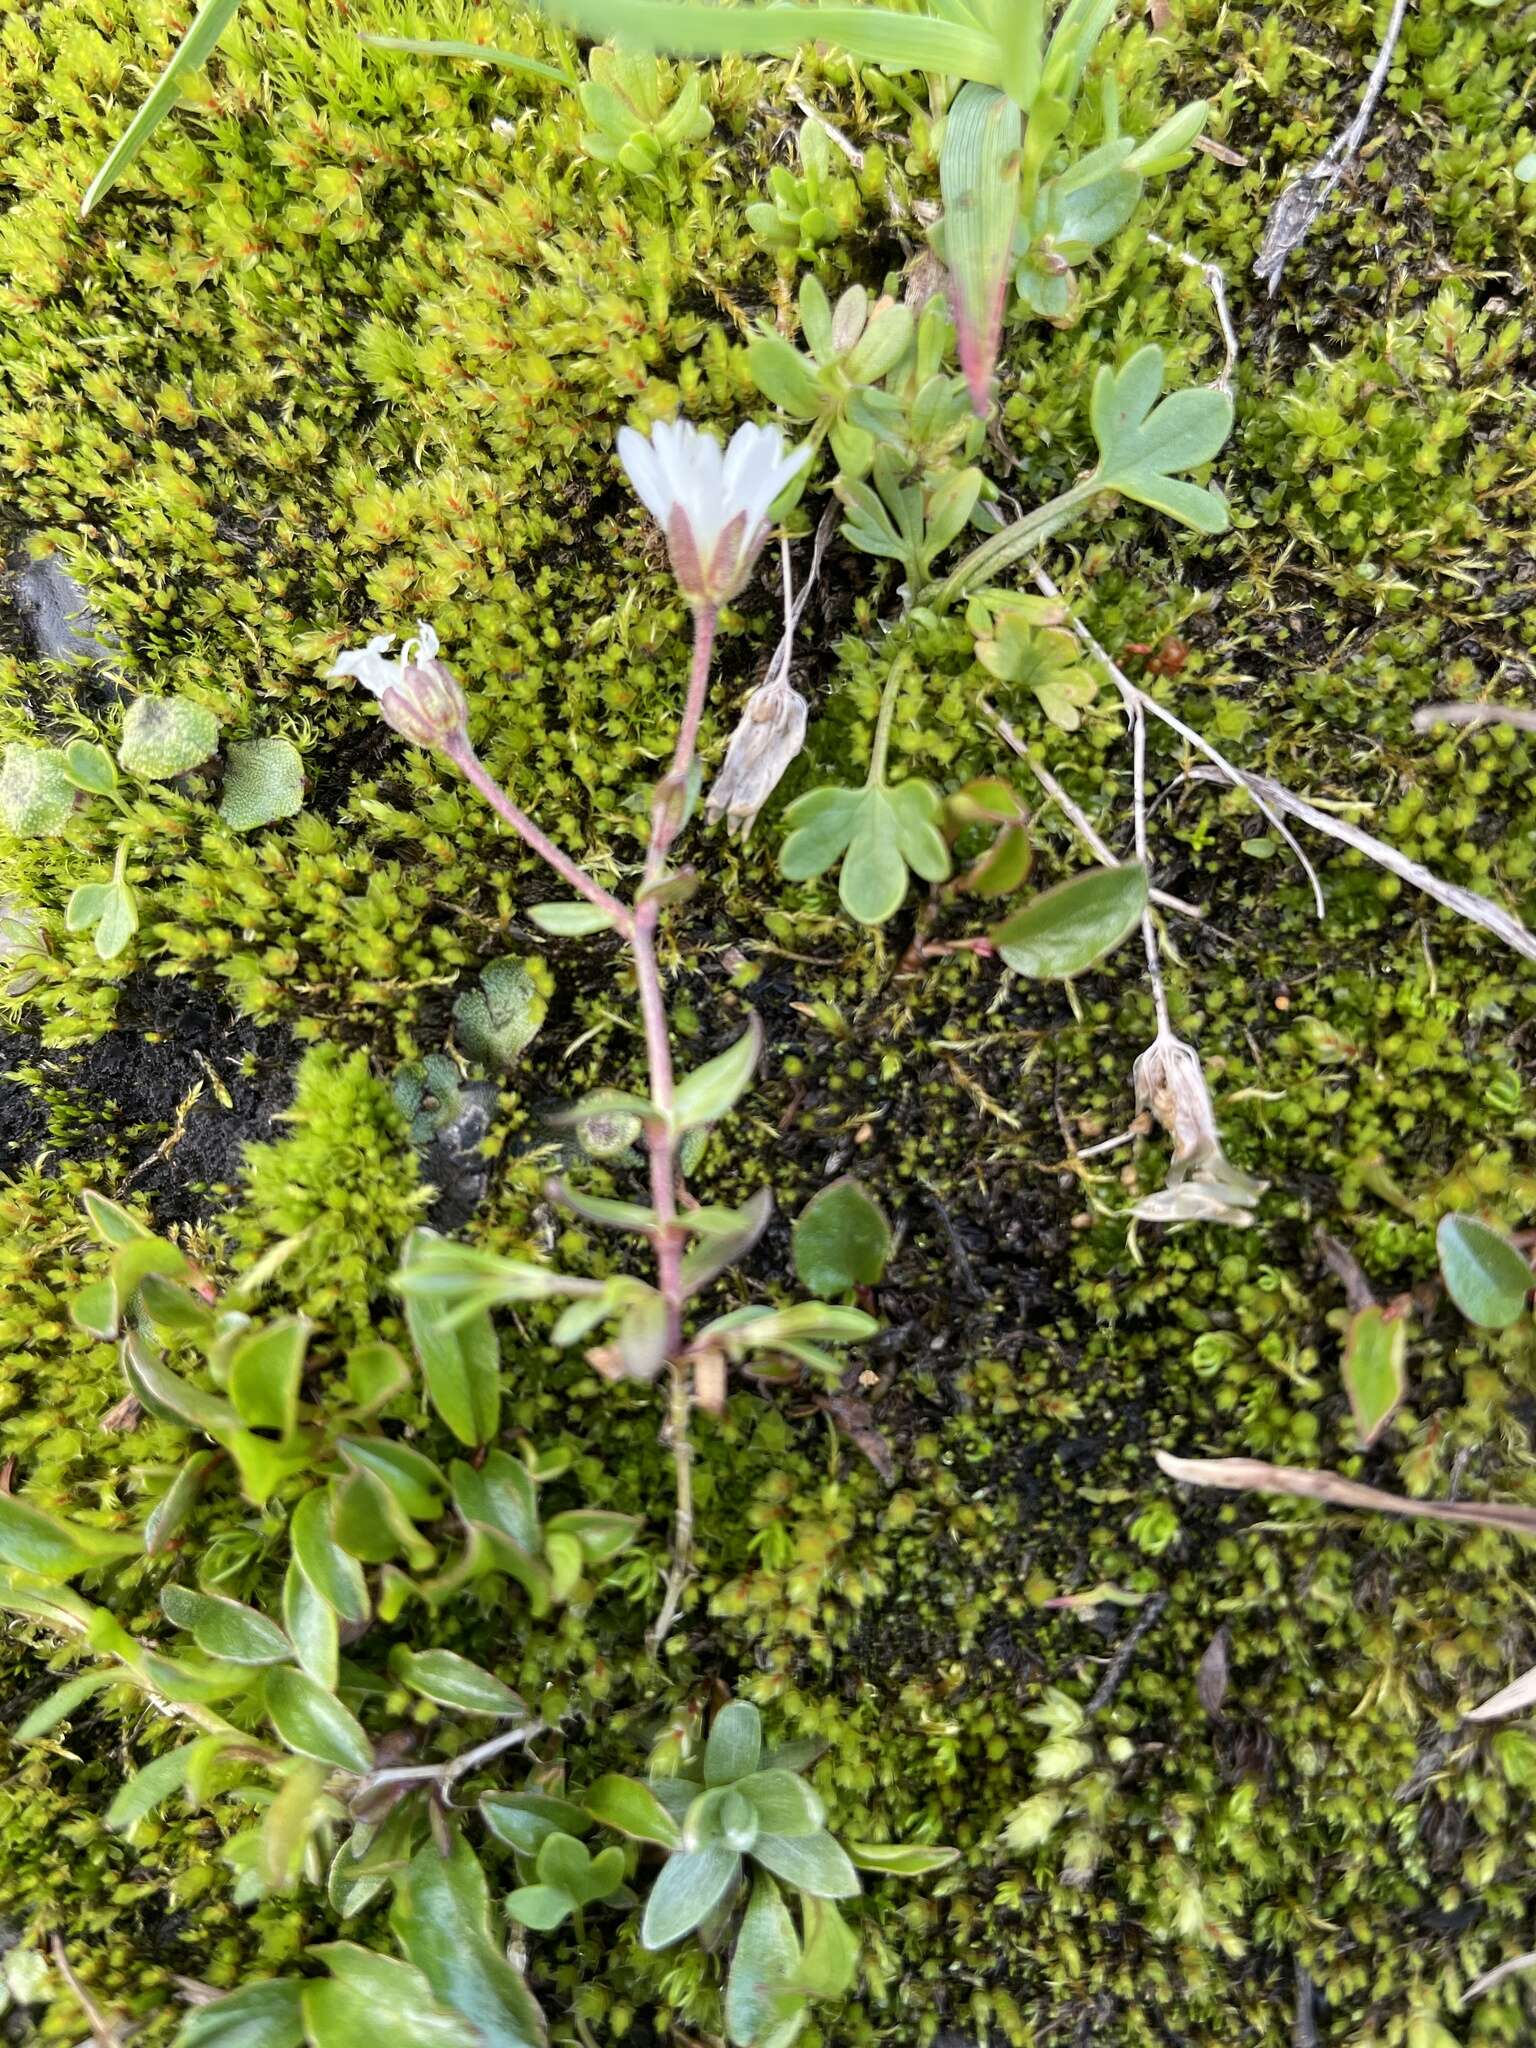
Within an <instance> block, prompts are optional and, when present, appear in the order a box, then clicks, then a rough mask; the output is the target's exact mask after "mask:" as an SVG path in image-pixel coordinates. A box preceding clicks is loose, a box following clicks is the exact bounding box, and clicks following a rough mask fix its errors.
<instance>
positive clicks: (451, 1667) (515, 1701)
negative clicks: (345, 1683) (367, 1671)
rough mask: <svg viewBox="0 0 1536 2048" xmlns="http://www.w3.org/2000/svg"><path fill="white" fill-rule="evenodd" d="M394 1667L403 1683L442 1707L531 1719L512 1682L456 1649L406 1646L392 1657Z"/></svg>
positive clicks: (514, 1718) (462, 1711)
mask: <svg viewBox="0 0 1536 2048" xmlns="http://www.w3.org/2000/svg"><path fill="white" fill-rule="evenodd" d="M391 1669H392V1670H393V1672H394V1674H395V1676H396V1677H397V1678H398V1679H399V1680H400V1682H401V1684H402V1685H407V1686H409V1687H410V1689H411V1691H412V1692H418V1693H420V1694H421V1696H422V1698H423V1699H428V1700H435V1701H436V1702H437V1704H438V1705H439V1706H440V1707H456V1708H457V1709H458V1711H459V1712H460V1713H461V1714H490V1715H493V1716H495V1717H496V1718H497V1719H498V1720H508V1721H526V1720H527V1719H528V1709H527V1707H526V1706H524V1704H523V1702H522V1701H521V1700H520V1699H519V1698H518V1696H517V1694H516V1693H515V1692H514V1691H513V1690H512V1688H511V1686H510V1685H503V1683H502V1682H501V1680H500V1679H499V1678H497V1677H495V1676H494V1675H493V1674H492V1673H491V1672H489V1671H483V1670H482V1669H481V1668H480V1666H479V1665H478V1664H472V1663H471V1662H470V1660H469V1659H468V1657H461V1656H459V1654H458V1652H457V1651H455V1650H421V1651H411V1650H407V1651H405V1652H403V1653H402V1654H401V1655H399V1656H397V1657H396V1658H395V1659H393V1661H392V1664H391Z"/></svg>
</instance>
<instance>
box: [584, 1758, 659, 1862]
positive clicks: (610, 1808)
mask: <svg viewBox="0 0 1536 2048" xmlns="http://www.w3.org/2000/svg"><path fill="white" fill-rule="evenodd" d="M583 1804H584V1805H585V1807H586V1809H587V1812H588V1813H590V1814H591V1815H592V1817H593V1819H594V1820H599V1821H601V1822H602V1824H603V1826H604V1827H607V1828H614V1829H616V1830H617V1831H618V1833H619V1834H621V1835H628V1836H629V1837H630V1839H631V1840H632V1841H636V1842H656V1843H658V1844H659V1845H660V1847H662V1848H663V1849H676V1848H678V1847H680V1846H681V1843H682V1839H683V1834H682V1829H681V1828H679V1826H678V1824H677V1822H676V1821H675V1820H674V1819H673V1818H672V1816H671V1814H670V1813H668V1811H667V1809H666V1808H665V1807H664V1806H663V1805H662V1803H661V1801H660V1800H659V1799H658V1798H657V1797H656V1794H655V1793H654V1792H653V1791H652V1790H651V1788H650V1786H649V1785H644V1784H642V1783H641V1782H640V1780H639V1779H638V1778H621V1777H619V1776H617V1775H616V1774H612V1773H610V1775H609V1776H607V1777H605V1778H599V1779H598V1781H597V1783H596V1784H595V1785H593V1786H592V1788H591V1789H590V1790H589V1791H588V1792H586V1793H585V1794H584V1795H583Z"/></svg>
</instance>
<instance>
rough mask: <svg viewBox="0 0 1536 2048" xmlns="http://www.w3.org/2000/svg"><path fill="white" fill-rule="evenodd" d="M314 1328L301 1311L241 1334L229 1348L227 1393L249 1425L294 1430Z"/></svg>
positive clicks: (251, 1426) (243, 1419) (281, 1431)
mask: <svg viewBox="0 0 1536 2048" xmlns="http://www.w3.org/2000/svg"><path fill="white" fill-rule="evenodd" d="M312 1328H313V1325H312V1324H311V1323H309V1322H307V1321H306V1320H305V1318H304V1317H303V1316H285V1317H283V1319H282V1320H281V1321H280V1322H275V1323H269V1324H268V1325H267V1326H266V1327H265V1328H264V1329H257V1330H253V1331H251V1333H250V1335H249V1336H246V1337H242V1338H241V1340H240V1342H239V1343H238V1344H237V1345H236V1346H235V1348H234V1350H233V1351H232V1352H231V1353H230V1359H229V1397H230V1399H231V1400H232V1401H233V1402H234V1404H235V1407H236V1408H237V1409H238V1410H239V1413H240V1419H241V1421H242V1422H243V1423H245V1425H246V1427H247V1428H248V1429H273V1430H277V1431H278V1432H279V1433H280V1434H281V1435H283V1436H285V1437H286V1436H290V1435H291V1434H292V1433H293V1428H294V1425H295V1423H296V1422H297V1420H298V1410H299V1381H300V1379H301V1378H302V1376H303V1372H304V1353H305V1350H306V1349H307V1347H308V1344H309V1338H310V1331H311V1329H312Z"/></svg>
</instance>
